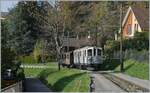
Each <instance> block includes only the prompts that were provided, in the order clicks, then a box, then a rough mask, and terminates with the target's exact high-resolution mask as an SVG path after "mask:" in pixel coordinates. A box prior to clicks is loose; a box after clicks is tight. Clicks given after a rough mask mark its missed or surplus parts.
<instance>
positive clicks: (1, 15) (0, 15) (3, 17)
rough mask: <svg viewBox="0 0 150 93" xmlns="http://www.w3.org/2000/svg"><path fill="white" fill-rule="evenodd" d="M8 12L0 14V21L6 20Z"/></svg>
mask: <svg viewBox="0 0 150 93" xmlns="http://www.w3.org/2000/svg"><path fill="white" fill-rule="evenodd" d="M7 15H8V12H0V20H4V19H6V17H7Z"/></svg>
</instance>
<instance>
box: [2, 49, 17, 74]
mask: <svg viewBox="0 0 150 93" xmlns="http://www.w3.org/2000/svg"><path fill="white" fill-rule="evenodd" d="M1 58H2V59H1V63H2V72H3V71H5V69H7V68H12V66H13V65H15V64H14V62H13V60H15V58H16V54H15V52H14V51H11V49H9V48H2V50H1Z"/></svg>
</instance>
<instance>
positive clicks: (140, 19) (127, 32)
mask: <svg viewBox="0 0 150 93" xmlns="http://www.w3.org/2000/svg"><path fill="white" fill-rule="evenodd" d="M148 30H149V10H148V9H145V8H141V7H129V8H128V10H127V13H126V14H125V17H124V19H123V23H122V31H123V38H131V37H134V34H135V32H136V31H137V32H143V31H148Z"/></svg>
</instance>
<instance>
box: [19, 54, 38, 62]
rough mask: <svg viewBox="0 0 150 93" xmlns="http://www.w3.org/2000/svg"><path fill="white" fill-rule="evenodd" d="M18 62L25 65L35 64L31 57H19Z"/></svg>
mask: <svg viewBox="0 0 150 93" xmlns="http://www.w3.org/2000/svg"><path fill="white" fill-rule="evenodd" d="M18 60H19V61H20V62H22V63H23V64H24V63H27V64H33V63H37V62H36V61H35V60H34V57H33V56H32V55H28V56H27V55H26V56H19V57H18Z"/></svg>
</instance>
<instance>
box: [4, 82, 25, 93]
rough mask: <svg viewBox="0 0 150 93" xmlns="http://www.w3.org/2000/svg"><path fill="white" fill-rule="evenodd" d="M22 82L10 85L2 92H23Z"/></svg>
mask: <svg viewBox="0 0 150 93" xmlns="http://www.w3.org/2000/svg"><path fill="white" fill-rule="evenodd" d="M22 85H23V84H22V81H19V82H17V83H15V84H13V85H10V86H8V87H6V88H4V89H2V90H1V92H22V90H23V86H22Z"/></svg>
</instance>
